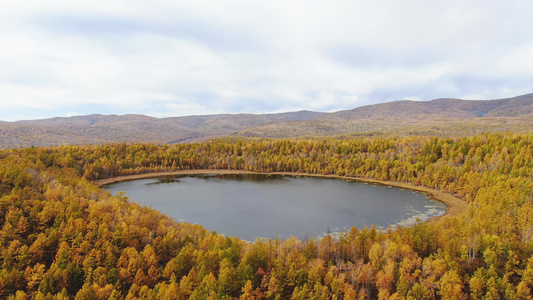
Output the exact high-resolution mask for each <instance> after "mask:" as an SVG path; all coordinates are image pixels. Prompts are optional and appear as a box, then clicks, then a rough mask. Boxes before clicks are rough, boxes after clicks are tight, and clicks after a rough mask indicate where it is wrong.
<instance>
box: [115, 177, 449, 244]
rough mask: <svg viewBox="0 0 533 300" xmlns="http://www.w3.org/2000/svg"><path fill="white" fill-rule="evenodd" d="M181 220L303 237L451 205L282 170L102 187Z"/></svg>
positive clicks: (405, 218)
mask: <svg viewBox="0 0 533 300" xmlns="http://www.w3.org/2000/svg"><path fill="white" fill-rule="evenodd" d="M105 189H107V190H108V191H110V192H111V193H112V194H116V193H117V192H119V191H124V192H126V195H127V196H128V197H129V198H130V200H132V201H135V202H137V203H140V204H141V205H145V206H148V207H150V206H151V207H152V208H154V209H157V210H158V211H160V212H162V213H165V214H166V215H167V216H169V217H172V218H174V219H175V220H176V221H179V222H184V221H185V222H189V223H197V224H200V225H202V226H204V227H205V228H207V229H210V230H215V231H216V232H217V233H223V234H225V235H226V236H234V235H236V236H238V237H239V238H241V239H245V240H249V241H254V240H255V239H256V238H257V237H262V238H275V237H276V236H278V237H280V238H288V237H290V236H292V235H294V236H296V237H298V238H300V239H306V238H311V237H320V236H322V235H323V234H324V233H326V232H328V230H329V231H330V232H332V233H338V232H340V231H346V230H349V229H350V228H351V227H352V226H357V228H359V229H361V228H362V227H363V226H365V225H367V226H368V227H370V225H372V224H374V225H376V226H377V227H378V228H379V227H382V228H387V226H388V225H394V226H393V227H395V226H396V225H402V226H406V225H411V224H413V223H415V222H416V219H417V218H420V219H421V220H422V221H425V220H427V219H428V218H431V217H434V216H439V215H442V214H443V213H444V211H445V209H446V205H445V204H444V203H442V202H439V201H436V200H433V199H430V198H429V197H428V196H426V195H425V194H422V193H419V192H414V191H411V190H406V189H400V188H394V187H388V186H382V185H372V184H364V183H362V182H357V181H345V180H340V179H325V178H313V177H290V176H280V175H258V174H231V175H194V176H181V177H162V178H151V179H139V180H133V181H126V182H120V183H115V184H110V185H107V186H105Z"/></svg>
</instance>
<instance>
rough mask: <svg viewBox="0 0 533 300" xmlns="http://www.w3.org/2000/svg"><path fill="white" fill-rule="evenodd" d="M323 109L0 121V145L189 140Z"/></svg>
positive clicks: (307, 116) (303, 118) (311, 115)
mask: <svg viewBox="0 0 533 300" xmlns="http://www.w3.org/2000/svg"><path fill="white" fill-rule="evenodd" d="M323 115H325V113H321V112H311V111H299V112H290V113H279V114H262V115H254V114H234V115H231V114H226V115H209V116H186V117H172V118H162V119H159V118H154V117H149V116H144V115H120V116H118V115H87V116H74V117H66V118H62V117H58V118H51V119H42V120H26V121H17V122H2V123H0V137H1V138H2V139H1V141H0V148H17V147H30V146H56V145H70V144H102V143H112V142H156V143H182V142H193V141H201V140H206V139H210V138H215V137H219V136H224V135H229V134H232V133H235V132H238V131H240V130H244V129H246V128H250V127H254V126H260V125H262V124H266V123H269V122H277V121H287V120H291V121H306V120H309V119H312V118H317V117H320V116H323Z"/></svg>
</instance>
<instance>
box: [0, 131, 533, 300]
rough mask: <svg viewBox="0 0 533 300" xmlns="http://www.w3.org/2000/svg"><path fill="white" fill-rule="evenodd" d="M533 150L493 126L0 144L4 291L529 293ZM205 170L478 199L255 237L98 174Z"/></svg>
mask: <svg viewBox="0 0 533 300" xmlns="http://www.w3.org/2000/svg"><path fill="white" fill-rule="evenodd" d="M532 149H533V135H531V134H530V135H517V134H512V133H505V134H500V133H498V134H493V133H487V134H480V135H475V136H471V137H464V138H457V139H445V138H436V137H405V138H364V139H320V140H270V139H258V140H224V139H219V140H214V141H207V142H203V143H194V144H182V145H155V144H125V143H121V144H112V145H101V146H64V147H54V148H26V149H14V150H5V151H0V161H1V165H0V225H1V228H2V229H1V230H0V251H1V252H2V256H1V259H0V262H1V263H2V269H1V272H0V297H2V298H13V299H30V298H32V299H74V298H76V299H136V298H141V299H189V298H193V299H234V298H238V297H240V298H241V299H309V298H313V299H332V298H336V299H375V298H380V299H466V298H471V299H500V298H506V299H530V298H531V288H532V287H533V258H532V254H533V242H532V237H533V153H532V152H533V150H532ZM194 169H213V170H220V169H224V170H226V169H230V170H245V171H258V172H299V173H303V174H323V175H328V174H336V175H339V176H348V177H364V178H369V179H376V180H384V181H396V182H406V183H410V184H413V185H419V186H425V187H428V188H431V189H436V190H439V191H443V192H446V193H450V194H452V195H454V196H457V197H460V198H462V199H464V201H465V202H466V203H468V206H469V208H468V210H467V211H466V212H465V213H464V214H462V215H460V216H449V217H444V218H442V219H440V220H438V221H436V222H429V223H419V224H416V225H414V226H412V227H409V228H398V229H397V230H395V231H392V230H390V229H389V230H387V231H385V232H381V231H379V230H377V229H376V228H375V227H374V226H372V227H370V228H366V227H365V228H355V227H354V228H352V229H351V230H350V231H348V232H345V233H343V234H341V235H340V236H339V237H336V238H334V237H333V236H331V235H329V236H326V237H324V238H322V239H320V240H314V239H311V240H306V241H299V240H297V239H295V238H290V239H287V240H278V239H275V240H266V241H264V240H257V241H255V242H254V243H246V242H244V241H242V240H239V239H238V238H237V237H224V236H222V235H219V234H216V233H215V232H210V231H208V230H206V229H204V228H202V227H201V226H199V225H194V224H188V223H177V222H175V221H173V220H171V219H170V218H167V217H166V216H164V215H163V214H161V213H159V212H156V211H154V210H151V209H149V208H146V207H141V206H139V205H137V204H135V203H131V202H129V201H128V199H127V198H126V197H124V195H121V194H118V195H116V196H112V195H110V194H109V193H108V192H106V191H105V190H103V189H101V188H99V187H98V186H96V185H95V184H93V183H92V181H93V180H98V179H104V178H110V177H115V176H121V175H131V174H142V173H151V172H162V171H174V170H194Z"/></svg>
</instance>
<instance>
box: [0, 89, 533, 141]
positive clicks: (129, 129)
mask: <svg viewBox="0 0 533 300" xmlns="http://www.w3.org/2000/svg"><path fill="white" fill-rule="evenodd" d="M532 128H533V94H527V95H523V96H519V97H514V98H508V99H498V100H460V99H435V100H432V101H408V100H403V101H394V102H388V103H382V104H376V105H369V106H363V107H358V108H354V109H351V110H345V111H339V112H334V113H321V112H312V111H298V112H288V113H279V114H258V115H256V114H221V115H208V116H186V117H170V118H154V117H149V116H144V115H120V116H117V115H108V116H104V115H88V116H75V117H68V118H51V119H44V120H30V121H17V122H0V136H1V137H2V139H1V141H0V148H3V149H6V148H19V147H30V146H55V145H66V144H70V145H72V144H104V143H112V142H156V143H166V144H173V143H183V142H197V141H203V140H207V139H211V138H216V137H221V136H235V137H269V138H294V137H320V136H376V135H377V136H388V137H390V136H397V135H430V136H441V137H444V136H466V135H473V134H478V133H482V132H487V131H490V132H505V131H513V132H516V133H529V132H531V129H532Z"/></svg>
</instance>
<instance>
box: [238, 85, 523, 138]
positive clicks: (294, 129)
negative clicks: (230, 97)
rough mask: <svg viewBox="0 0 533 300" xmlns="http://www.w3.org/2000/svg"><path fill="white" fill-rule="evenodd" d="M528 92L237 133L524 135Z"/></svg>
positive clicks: (358, 111)
mask: <svg viewBox="0 0 533 300" xmlns="http://www.w3.org/2000/svg"><path fill="white" fill-rule="evenodd" d="M532 129H533V94H527V95H523V96H519V97H514V98H508V99H499V100H460V99H435V100H432V101H409V100H403V101H394V102H388V103H381V104H376V105H369V106H362V107H358V108H354V109H351V110H345V111H339V112H335V113H330V114H327V115H324V116H322V117H320V118H316V119H313V120H308V121H303V122H290V121H286V122H277V123H269V124H264V125H261V126H257V127H254V128H248V129H246V130H243V131H241V132H239V133H237V134H236V135H237V136H245V137H271V138H274V137H278V138H289V137H314V136H339V135H341V136H375V135H378V136H387V137H390V136H398V135H400V136H405V135H431V136H440V137H447V136H466V135H473V134H479V133H482V132H488V131H490V132H506V131H513V132H517V133H528V132H531V130H532Z"/></svg>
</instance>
